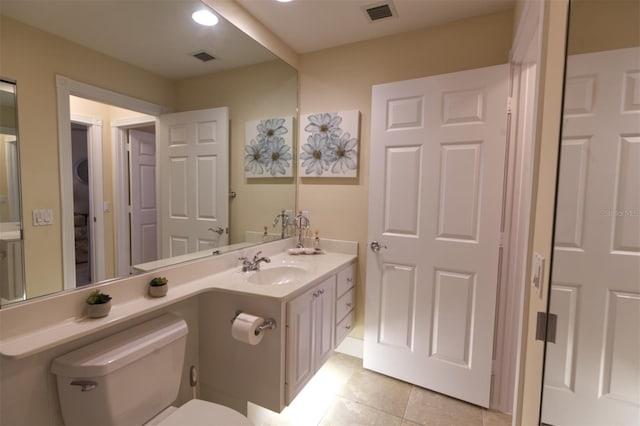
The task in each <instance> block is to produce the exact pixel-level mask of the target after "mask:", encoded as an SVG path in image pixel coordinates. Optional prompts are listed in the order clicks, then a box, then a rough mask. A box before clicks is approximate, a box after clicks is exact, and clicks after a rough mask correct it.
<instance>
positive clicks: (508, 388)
mask: <svg viewBox="0 0 640 426" xmlns="http://www.w3.org/2000/svg"><path fill="white" fill-rule="evenodd" d="M544 8H545V5H544V2H542V1H526V2H525V3H524V8H523V11H522V15H521V18H520V21H519V23H518V27H517V29H516V34H515V37H514V41H513V45H512V48H511V52H510V54H509V62H510V64H511V66H512V72H511V76H510V79H511V81H510V86H511V95H510V96H511V99H510V102H511V105H512V107H511V117H510V129H509V142H508V147H509V148H508V149H509V152H510V158H508V169H507V175H506V198H505V200H506V204H505V214H504V216H503V218H504V221H505V222H504V234H503V236H504V239H503V253H502V264H501V268H500V272H499V279H500V283H499V292H500V299H499V301H498V312H497V315H498V322H497V323H498V325H499V327H498V328H497V329H496V342H495V345H496V346H495V354H494V362H495V364H494V367H495V370H494V371H495V373H496V376H495V380H494V382H493V384H494V388H493V389H492V397H491V407H492V408H494V409H497V410H500V411H503V412H507V413H512V414H513V415H512V419H513V420H512V421H513V424H514V425H517V424H519V417H520V415H521V413H520V410H521V407H522V406H521V401H519V400H520V399H521V398H522V395H521V389H520V385H521V384H522V382H523V379H524V375H523V371H524V355H523V352H524V351H525V350H526V348H525V346H524V345H525V343H526V342H524V340H523V339H525V333H526V330H525V329H526V327H527V324H526V315H528V312H527V311H526V309H525V307H526V306H527V300H528V291H527V280H526V278H527V271H528V268H529V257H530V244H531V241H532V235H531V231H532V229H533V228H532V225H531V220H532V218H533V214H532V210H531V208H532V205H533V204H532V203H533V191H534V188H533V187H534V159H535V143H536V133H537V122H538V117H537V105H538V101H539V94H540V87H541V84H540V81H541V77H540V75H541V57H542V49H541V46H542V36H543V34H542V28H543V21H544Z"/></svg>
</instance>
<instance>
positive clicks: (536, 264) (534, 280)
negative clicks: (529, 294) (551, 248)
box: [531, 252, 544, 298]
mask: <svg viewBox="0 0 640 426" xmlns="http://www.w3.org/2000/svg"><path fill="white" fill-rule="evenodd" d="M543 281H544V257H543V256H542V255H541V254H540V253H537V252H533V262H532V264H531V286H532V287H533V288H535V289H536V293H537V294H538V297H540V298H542V282H543Z"/></svg>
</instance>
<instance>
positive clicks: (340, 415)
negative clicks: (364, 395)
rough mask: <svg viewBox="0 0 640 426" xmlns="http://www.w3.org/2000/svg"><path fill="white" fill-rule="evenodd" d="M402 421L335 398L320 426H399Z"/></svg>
mask: <svg viewBox="0 0 640 426" xmlns="http://www.w3.org/2000/svg"><path fill="white" fill-rule="evenodd" d="M401 424H402V419H401V418H400V417H396V416H392V415H391V414H388V413H385V412H383V411H380V410H376V409H375V408H372V407H369V406H367V405H364V404H361V403H359V402H355V401H350V400H348V399H345V398H341V397H336V399H335V401H334V402H333V404H332V405H331V407H330V408H329V410H328V411H327V414H325V416H324V418H323V419H322V421H321V422H320V425H321V426H346V425H348V426H357V425H368V426H369V425H370V426H401Z"/></svg>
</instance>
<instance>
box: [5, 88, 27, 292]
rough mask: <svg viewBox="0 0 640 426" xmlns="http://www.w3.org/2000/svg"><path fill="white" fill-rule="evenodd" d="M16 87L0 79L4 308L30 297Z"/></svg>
mask: <svg viewBox="0 0 640 426" xmlns="http://www.w3.org/2000/svg"><path fill="white" fill-rule="evenodd" d="M17 128H18V123H17V108H16V84H15V83H14V82H12V81H9V80H4V79H1V78H0V305H4V304H6V303H11V302H14V301H18V300H23V299H24V298H25V296H26V291H25V287H24V274H23V268H22V259H23V255H22V253H23V245H22V231H21V230H22V208H21V201H20V169H19V167H20V162H19V160H18V159H19V154H18V151H19V149H18V132H17Z"/></svg>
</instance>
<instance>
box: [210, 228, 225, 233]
mask: <svg viewBox="0 0 640 426" xmlns="http://www.w3.org/2000/svg"><path fill="white" fill-rule="evenodd" d="M209 231H211V232H215V233H216V234H218V235H222V234H224V228H223V227H222V226H218V227H217V228H209Z"/></svg>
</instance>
